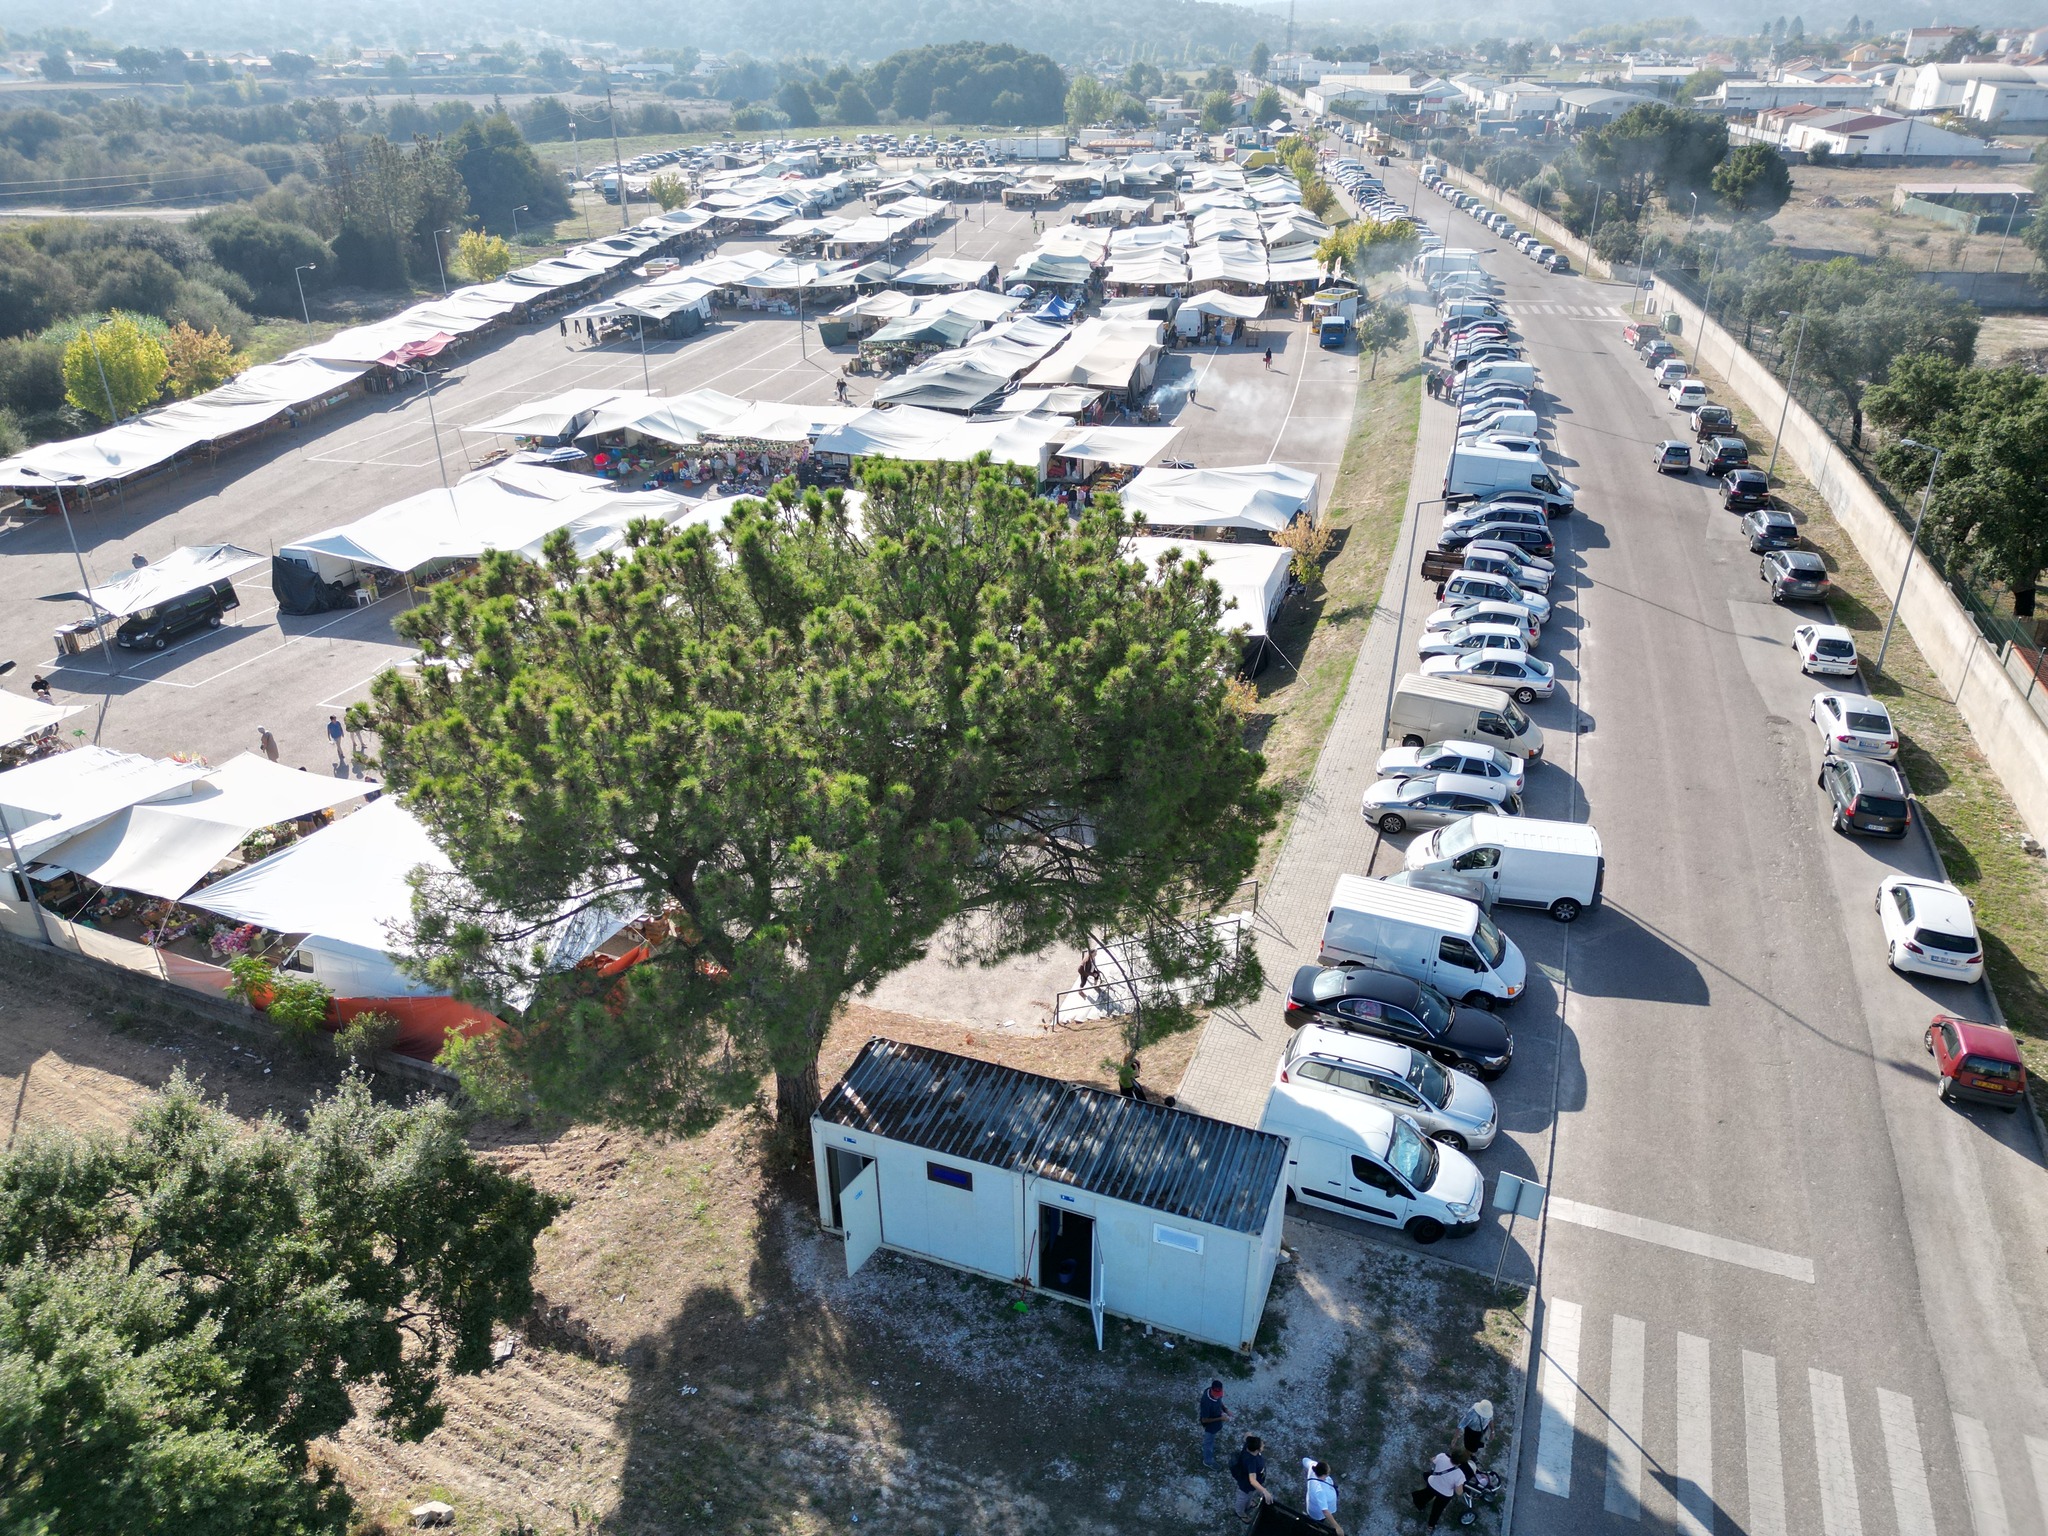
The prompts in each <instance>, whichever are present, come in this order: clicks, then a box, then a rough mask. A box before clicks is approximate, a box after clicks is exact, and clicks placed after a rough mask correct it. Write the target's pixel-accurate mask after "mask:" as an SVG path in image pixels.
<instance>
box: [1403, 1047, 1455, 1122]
mask: <svg viewBox="0 0 2048 1536" xmlns="http://www.w3.org/2000/svg"><path fill="white" fill-rule="evenodd" d="M1408 1086H1409V1087H1410V1088H1413V1089H1414V1090H1415V1091H1416V1092H1417V1093H1419V1094H1421V1095H1422V1102H1423V1103H1425V1104H1427V1105H1428V1106H1429V1107H1430V1108H1431V1109H1442V1108H1443V1107H1444V1106H1445V1105H1446V1104H1448V1103H1450V1102H1451V1075H1450V1074H1449V1073H1448V1072H1446V1071H1444V1069H1443V1068H1442V1067H1440V1066H1438V1065H1437V1064H1436V1063H1435V1062H1434V1061H1432V1060H1430V1058H1429V1057H1427V1056H1425V1055H1423V1054H1422V1052H1420V1051H1410V1052H1409V1053H1408Z"/></svg>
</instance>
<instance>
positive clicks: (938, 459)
mask: <svg viewBox="0 0 2048 1536" xmlns="http://www.w3.org/2000/svg"><path fill="white" fill-rule="evenodd" d="M1072 430H1073V428H1072V427H1071V426H1070V425H1069V424H1068V423H1067V422H1066V421H1065V420H1063V419H1062V418H1060V417H1056V416H1053V417H1047V416H998V417H995V418H993V419H991V420H987V421H962V420H961V419H960V418H959V417H957V416H952V415H948V414H947V413H946V412H944V411H931V410H925V409H923V408H922V407H919V406H914V405H899V406H896V407H895V408H894V409H891V410H886V411H880V410H864V411H861V412H860V413H859V414H858V415H857V416H856V417H855V418H854V419H853V420H852V421H849V422H847V423H846V424H844V425H843V426H839V427H835V428H833V429H832V430H831V431H828V432H824V433H821V434H820V435H819V437H818V440H817V443H816V445H815V446H816V449H817V451H818V452H819V453H832V454H839V455H841V456H843V457H845V458H849V459H857V458H890V459H902V460H905V461H907V462H910V463H919V464H964V463H966V462H967V461H968V460H970V459H972V458H974V457H975V456H976V455H978V454H983V453H986V454H987V455H988V456H989V458H990V459H991V460H993V461H994V462H995V463H998V464H1016V465H1020V466H1022V467H1024V468H1027V469H1030V470H1031V471H1033V472H1034V473H1035V474H1037V475H1038V476H1039V477H1040V478H1041V479H1043V478H1044V476H1045V470H1046V466H1047V464H1048V463H1049V462H1050V461H1051V459H1052V451H1053V447H1052V445H1053V443H1054V441H1055V440H1056V439H1058V438H1060V437H1062V436H1064V435H1066V434H1067V433H1069V432H1071V431H1072Z"/></svg>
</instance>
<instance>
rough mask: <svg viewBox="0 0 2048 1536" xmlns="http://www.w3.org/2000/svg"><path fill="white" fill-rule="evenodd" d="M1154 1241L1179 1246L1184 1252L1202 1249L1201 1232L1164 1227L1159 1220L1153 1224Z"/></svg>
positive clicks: (1194, 1251)
mask: <svg viewBox="0 0 2048 1536" xmlns="http://www.w3.org/2000/svg"><path fill="white" fill-rule="evenodd" d="M1152 1241H1153V1242H1155V1243H1164V1244H1165V1245H1166V1246H1167V1247H1169V1248H1178V1249H1180V1251H1181V1252H1182V1253H1200V1252H1201V1251H1202V1234H1201V1233H1199V1232H1183V1231H1181V1230H1180V1228H1178V1227H1162V1226H1160V1225H1159V1224H1158V1223H1157V1222H1154V1223H1153V1224H1152Z"/></svg>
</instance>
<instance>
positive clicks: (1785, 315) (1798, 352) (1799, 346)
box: [1764, 309, 1806, 480]
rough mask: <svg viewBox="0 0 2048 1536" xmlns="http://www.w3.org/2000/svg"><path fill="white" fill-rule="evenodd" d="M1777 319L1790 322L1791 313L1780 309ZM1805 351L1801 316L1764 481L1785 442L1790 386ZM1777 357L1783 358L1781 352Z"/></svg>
mask: <svg viewBox="0 0 2048 1536" xmlns="http://www.w3.org/2000/svg"><path fill="white" fill-rule="evenodd" d="M1778 318H1779V319H1780V320H1790V319H1791V318H1792V311H1791V310H1789V309H1781V310H1779V311H1778ZM1805 351H1806V316H1805V315H1801V316H1800V317H1799V340H1798V341H1797V342H1796V343H1795V344H1794V345H1793V348H1792V371H1791V373H1789V374H1787V375H1786V377H1785V403H1784V404H1783V405H1781V406H1779V407H1778V431H1777V435H1776V436H1774V437H1773V438H1772V439H1771V462H1770V464H1769V466H1768V467H1767V468H1766V469H1765V470H1764V478H1765V479H1766V480H1768V479H1770V478H1771V474H1772V472H1773V471H1774V470H1776V469H1777V467H1778V445H1779V444H1780V443H1782V442H1784V441H1785V418H1786V416H1787V415H1789V414H1790V413H1791V410H1792V386H1793V385H1794V384H1796V383H1798V382H1799V359H1800V357H1801V356H1802V355H1804V353H1805ZM1778 355H1779V356H1781V357H1782V356H1784V354H1783V353H1782V352H1781V353H1779V354H1778Z"/></svg>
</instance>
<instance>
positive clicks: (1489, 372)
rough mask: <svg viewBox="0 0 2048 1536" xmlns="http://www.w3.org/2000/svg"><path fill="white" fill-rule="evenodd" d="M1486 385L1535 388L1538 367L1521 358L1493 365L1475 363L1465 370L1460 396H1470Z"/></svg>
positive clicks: (1460, 385)
mask: <svg viewBox="0 0 2048 1536" xmlns="http://www.w3.org/2000/svg"><path fill="white" fill-rule="evenodd" d="M1485 384H1520V385H1522V386H1523V387H1524V388H1534V387H1535V384H1536V365H1535V364H1534V363H1531V362H1525V361H1523V360H1522V359H1520V358H1503V359H1502V360H1501V361H1499V362H1493V363H1474V364H1473V365H1472V366H1471V367H1470V368H1467V369H1466V370H1465V377H1464V378H1463V379H1461V380H1460V381H1459V391H1460V395H1461V397H1462V396H1463V395H1469V394H1471V393H1472V392H1473V391H1475V390H1477V389H1479V388H1480V387H1481V386H1482V385H1485Z"/></svg>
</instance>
